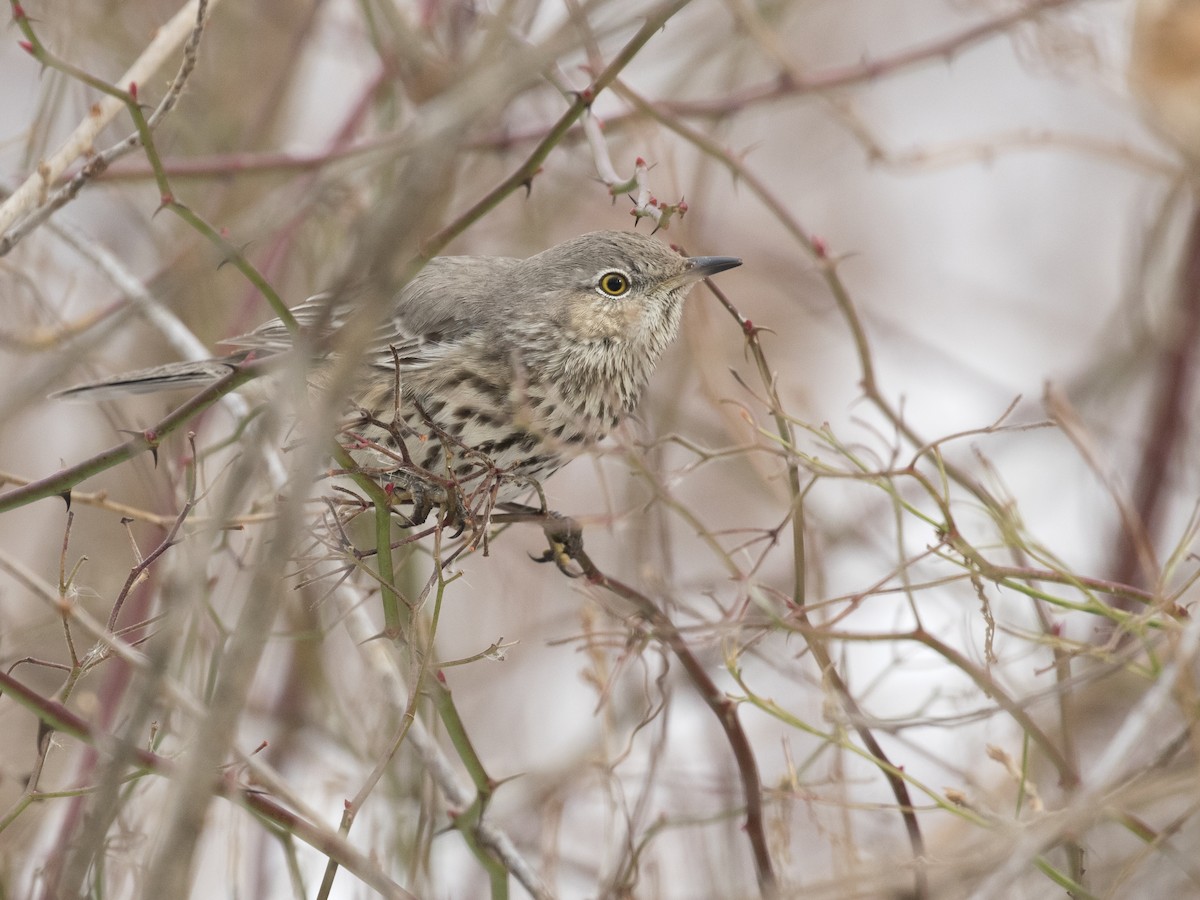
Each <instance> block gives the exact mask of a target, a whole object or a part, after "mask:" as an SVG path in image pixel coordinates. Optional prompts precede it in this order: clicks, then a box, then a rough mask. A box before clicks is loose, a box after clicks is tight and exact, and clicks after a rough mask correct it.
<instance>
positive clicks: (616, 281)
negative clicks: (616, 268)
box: [596, 272, 629, 297]
mask: <svg viewBox="0 0 1200 900" xmlns="http://www.w3.org/2000/svg"><path fill="white" fill-rule="evenodd" d="M596 284H597V287H599V288H600V293H602V294H604V295H605V296H608V297H620V296H621V295H622V294H625V293H628V292H629V276H628V275H626V274H625V273H624V272H605V273H604V274H603V275H601V276H600V280H599V281H598V282H597V283H596Z"/></svg>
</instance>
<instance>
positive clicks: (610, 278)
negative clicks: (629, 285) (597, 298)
mask: <svg viewBox="0 0 1200 900" xmlns="http://www.w3.org/2000/svg"><path fill="white" fill-rule="evenodd" d="M624 287H625V279H624V278H622V277H621V276H620V275H606V276H605V278H604V289H605V290H606V291H608V292H609V293H610V294H619V293H620V292H621V289H622V288H624Z"/></svg>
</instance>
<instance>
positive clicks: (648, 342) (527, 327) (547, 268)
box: [501, 231, 741, 411]
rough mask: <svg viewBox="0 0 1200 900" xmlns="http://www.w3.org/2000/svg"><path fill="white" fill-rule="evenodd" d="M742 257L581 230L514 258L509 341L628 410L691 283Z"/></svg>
mask: <svg viewBox="0 0 1200 900" xmlns="http://www.w3.org/2000/svg"><path fill="white" fill-rule="evenodd" d="M740 264H741V260H740V259H736V258H733V257H724V256H713V257H692V258H688V257H684V256H680V255H679V254H678V253H676V252H675V251H674V250H672V249H671V248H670V247H669V246H667V245H666V244H664V243H662V242H661V241H658V240H655V239H654V238H651V237H647V236H646V235H643V234H638V233H636V232H629V231H596V232H592V233H590V234H584V235H580V236H579V237H577V238H572V239H571V240H568V241H564V242H563V243H561V244H558V245H556V246H554V247H551V248H550V249H549V250H545V251H543V252H541V253H539V254H537V255H536V256H531V257H529V258H528V259H524V260H513V261H512V264H511V266H509V267H508V268H507V270H506V271H505V273H504V278H505V282H506V286H505V292H506V294H508V296H510V297H512V298H519V299H518V300H517V302H516V303H512V304H508V303H506V304H503V305H504V306H505V307H507V309H506V311H505V312H506V318H505V321H504V323H503V324H502V326H501V328H502V331H503V334H504V339H503V342H504V343H505V344H506V345H508V346H511V347H514V348H516V349H518V350H519V352H520V355H521V356H522V357H523V359H524V362H525V365H527V366H534V367H537V368H541V369H543V370H545V371H546V372H547V373H548V374H550V375H551V377H553V378H554V379H555V380H556V381H558V382H559V383H560V384H562V385H563V386H564V387H565V388H566V389H567V390H570V389H571V388H572V387H573V388H575V389H576V390H579V391H587V392H591V393H596V392H597V389H598V388H602V389H603V390H602V391H600V392H601V393H604V394H607V395H609V396H610V397H613V400H614V401H615V402H614V403H613V405H615V406H619V407H622V408H624V410H625V411H630V410H632V408H633V407H634V406H635V405H636V403H637V400H638V397H639V395H640V394H641V390H642V388H643V387H644V386H645V384H646V381H647V379H648V378H649V376H650V372H651V371H652V370H653V368H654V366H655V364H656V363H657V362H658V358H659V356H660V355H661V354H662V351H663V350H664V349H665V348H666V346H667V345H668V344H669V343H670V342H671V341H672V340H673V339H674V337H675V334H676V332H677V330H678V326H679V317H680V312H681V309H682V304H683V300H684V297H685V296H686V295H687V292H688V289H689V288H690V287H691V286H692V285H693V284H694V283H695V282H696V281H699V280H701V279H703V278H705V277H707V276H709V275H713V274H715V273H717V272H721V271H724V270H725V269H731V268H733V267H734V266H738V265H740Z"/></svg>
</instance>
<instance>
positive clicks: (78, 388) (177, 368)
mask: <svg viewBox="0 0 1200 900" xmlns="http://www.w3.org/2000/svg"><path fill="white" fill-rule="evenodd" d="M248 355H249V354H246V353H237V354H235V355H233V356H223V357H221V358H219V359H203V360H198V361H196V362H177V363H167V364H166V365H163V366H154V367H153V368H150V369H138V370H137V371H136V372H124V373H122V374H120V375H113V376H112V377H111V378H104V379H102V380H100V381H89V382H87V383H86V384H77V385H75V386H74V387H69V388H67V389H66V390H63V391H57V392H55V393H53V394H51V395H50V396H51V398H53V399H61V400H87V401H89V402H90V401H93V400H109V399H112V398H113V397H119V396H121V395H123V394H150V393H153V392H155V391H172V390H179V389H189V388H201V387H207V386H208V385H210V384H212V383H213V382H214V381H219V380H220V379H222V378H224V377H225V376H226V375H228V374H229V373H230V372H232V371H233V370H234V369H235V368H236V367H237V365H238V364H239V363H241V362H244V361H245V359H246V357H247V356H248Z"/></svg>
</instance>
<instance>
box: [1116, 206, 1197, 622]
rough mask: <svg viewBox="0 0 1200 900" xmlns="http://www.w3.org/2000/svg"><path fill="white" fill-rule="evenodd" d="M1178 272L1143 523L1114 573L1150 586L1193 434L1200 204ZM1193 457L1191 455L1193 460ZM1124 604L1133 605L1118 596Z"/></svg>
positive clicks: (1119, 552) (1153, 414) (1141, 494)
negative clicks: (1173, 483) (1151, 557)
mask: <svg viewBox="0 0 1200 900" xmlns="http://www.w3.org/2000/svg"><path fill="white" fill-rule="evenodd" d="M1184 253H1185V254H1186V255H1185V257H1184V259H1183V264H1182V266H1181V267H1180V273H1179V293H1178V297H1177V299H1176V303H1175V305H1174V306H1173V307H1172V308H1171V309H1170V311H1169V319H1168V329H1167V335H1168V337H1167V344H1166V346H1165V347H1164V348H1163V350H1162V355H1161V356H1160V358H1159V369H1158V374H1157V377H1156V381H1157V385H1156V387H1155V391H1154V396H1153V399H1152V400H1151V402H1150V413H1149V417H1148V421H1147V424H1146V428H1145V435H1146V443H1145V445H1144V446H1143V449H1142V460H1141V465H1140V466H1139V468H1138V474H1137V479H1136V480H1135V482H1134V487H1133V504H1134V509H1135V510H1136V513H1137V516H1138V519H1139V520H1140V529H1133V530H1131V529H1129V528H1128V527H1126V528H1122V530H1121V533H1120V534H1119V535H1118V536H1117V539H1116V543H1117V546H1116V548H1115V553H1114V555H1115V557H1116V560H1117V562H1116V565H1115V566H1114V569H1113V578H1114V579H1115V580H1116V581H1120V582H1125V583H1128V584H1140V585H1144V586H1147V587H1149V588H1151V589H1153V588H1155V587H1157V585H1156V584H1154V582H1155V581H1157V579H1158V577H1159V572H1158V571H1157V567H1155V569H1153V570H1151V569H1150V568H1149V567H1148V566H1147V565H1146V554H1147V552H1152V549H1148V548H1153V547H1155V546H1156V545H1157V544H1158V543H1159V539H1161V537H1162V526H1163V513H1164V506H1165V504H1166V502H1167V501H1168V499H1169V494H1168V484H1169V481H1170V478H1171V476H1172V475H1173V474H1174V473H1175V471H1176V470H1177V468H1178V465H1179V463H1180V462H1181V456H1182V445H1183V443H1184V441H1185V440H1186V439H1187V436H1188V423H1189V421H1190V419H1191V417H1190V416H1189V415H1188V408H1189V405H1190V401H1191V397H1192V390H1193V385H1192V381H1193V380H1194V379H1195V377H1196V353H1197V351H1198V350H1200V205H1198V206H1197V207H1196V209H1195V211H1194V212H1193V214H1192V224H1191V228H1190V230H1189V232H1188V239H1187V243H1186V244H1185V246H1184ZM1189 463H1190V460H1189ZM1118 605H1119V606H1120V608H1121V609H1129V607H1128V606H1126V605H1124V604H1122V603H1121V602H1120V601H1118Z"/></svg>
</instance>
